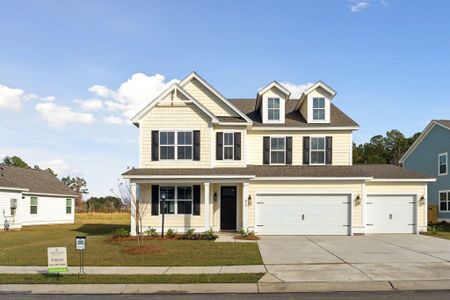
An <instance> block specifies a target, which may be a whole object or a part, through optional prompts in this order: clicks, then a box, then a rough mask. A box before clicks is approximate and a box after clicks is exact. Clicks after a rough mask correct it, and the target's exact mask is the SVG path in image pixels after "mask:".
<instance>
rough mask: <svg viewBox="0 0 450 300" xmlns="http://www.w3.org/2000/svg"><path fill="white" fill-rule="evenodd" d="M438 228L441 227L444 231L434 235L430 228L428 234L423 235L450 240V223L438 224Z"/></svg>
mask: <svg viewBox="0 0 450 300" xmlns="http://www.w3.org/2000/svg"><path fill="white" fill-rule="evenodd" d="M432 226H433V225H432ZM436 226H438V227H440V228H441V229H442V230H439V231H437V232H436V233H432V232H431V231H430V228H429V229H428V232H426V233H423V234H425V235H428V236H433V237H438V238H442V239H447V240H450V224H448V223H440V224H437V225H436Z"/></svg>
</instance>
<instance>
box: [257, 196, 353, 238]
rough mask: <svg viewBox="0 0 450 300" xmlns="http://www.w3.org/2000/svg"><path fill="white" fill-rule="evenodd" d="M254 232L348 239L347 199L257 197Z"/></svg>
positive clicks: (348, 200) (336, 197)
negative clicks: (343, 236) (345, 237)
mask: <svg viewBox="0 0 450 300" xmlns="http://www.w3.org/2000/svg"><path fill="white" fill-rule="evenodd" d="M256 229H257V231H258V234H260V235H348V234H349V231H350V195H304V194H292V195H291V194H289V195H284V194H283V195H280V194H273V195H272V194H270V195H269V194H265V195H258V199H257V202H256Z"/></svg>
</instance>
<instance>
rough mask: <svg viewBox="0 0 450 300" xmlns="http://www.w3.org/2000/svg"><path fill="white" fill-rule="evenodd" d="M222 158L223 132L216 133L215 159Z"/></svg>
mask: <svg viewBox="0 0 450 300" xmlns="http://www.w3.org/2000/svg"><path fill="white" fill-rule="evenodd" d="M222 159H223V132H217V133H216V160H222Z"/></svg>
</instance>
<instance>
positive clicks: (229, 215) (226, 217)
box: [220, 186, 236, 230]
mask: <svg viewBox="0 0 450 300" xmlns="http://www.w3.org/2000/svg"><path fill="white" fill-rule="evenodd" d="M220 229H221V230H236V187H235V186H222V187H221V188H220Z"/></svg>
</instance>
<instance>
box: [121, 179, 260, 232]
mask: <svg viewBox="0 0 450 300" xmlns="http://www.w3.org/2000/svg"><path fill="white" fill-rule="evenodd" d="M249 180H250V178H220V179H218V178H215V179H214V178H173V179H168V178H158V179H156V178H139V179H130V181H131V189H132V194H133V197H136V199H138V200H139V203H140V208H141V211H142V214H143V218H142V224H143V231H144V232H145V231H146V230H147V229H149V228H155V229H156V230H157V231H158V232H161V230H162V215H163V211H164V219H165V221H164V231H167V229H169V228H171V229H173V230H175V231H177V232H179V233H182V232H186V231H187V230H189V229H195V231H196V232H203V231H206V230H210V229H212V230H214V231H216V232H218V231H238V230H240V229H241V228H244V229H247V228H248V227H249V219H250V218H251V216H249V205H251V204H252V203H251V198H250V199H249ZM163 198H165V201H164V202H163ZM163 203H165V209H164V206H163ZM131 213H132V214H135V210H134V209H133V207H132V211H131ZM131 234H132V235H136V219H135V218H134V217H131Z"/></svg>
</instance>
